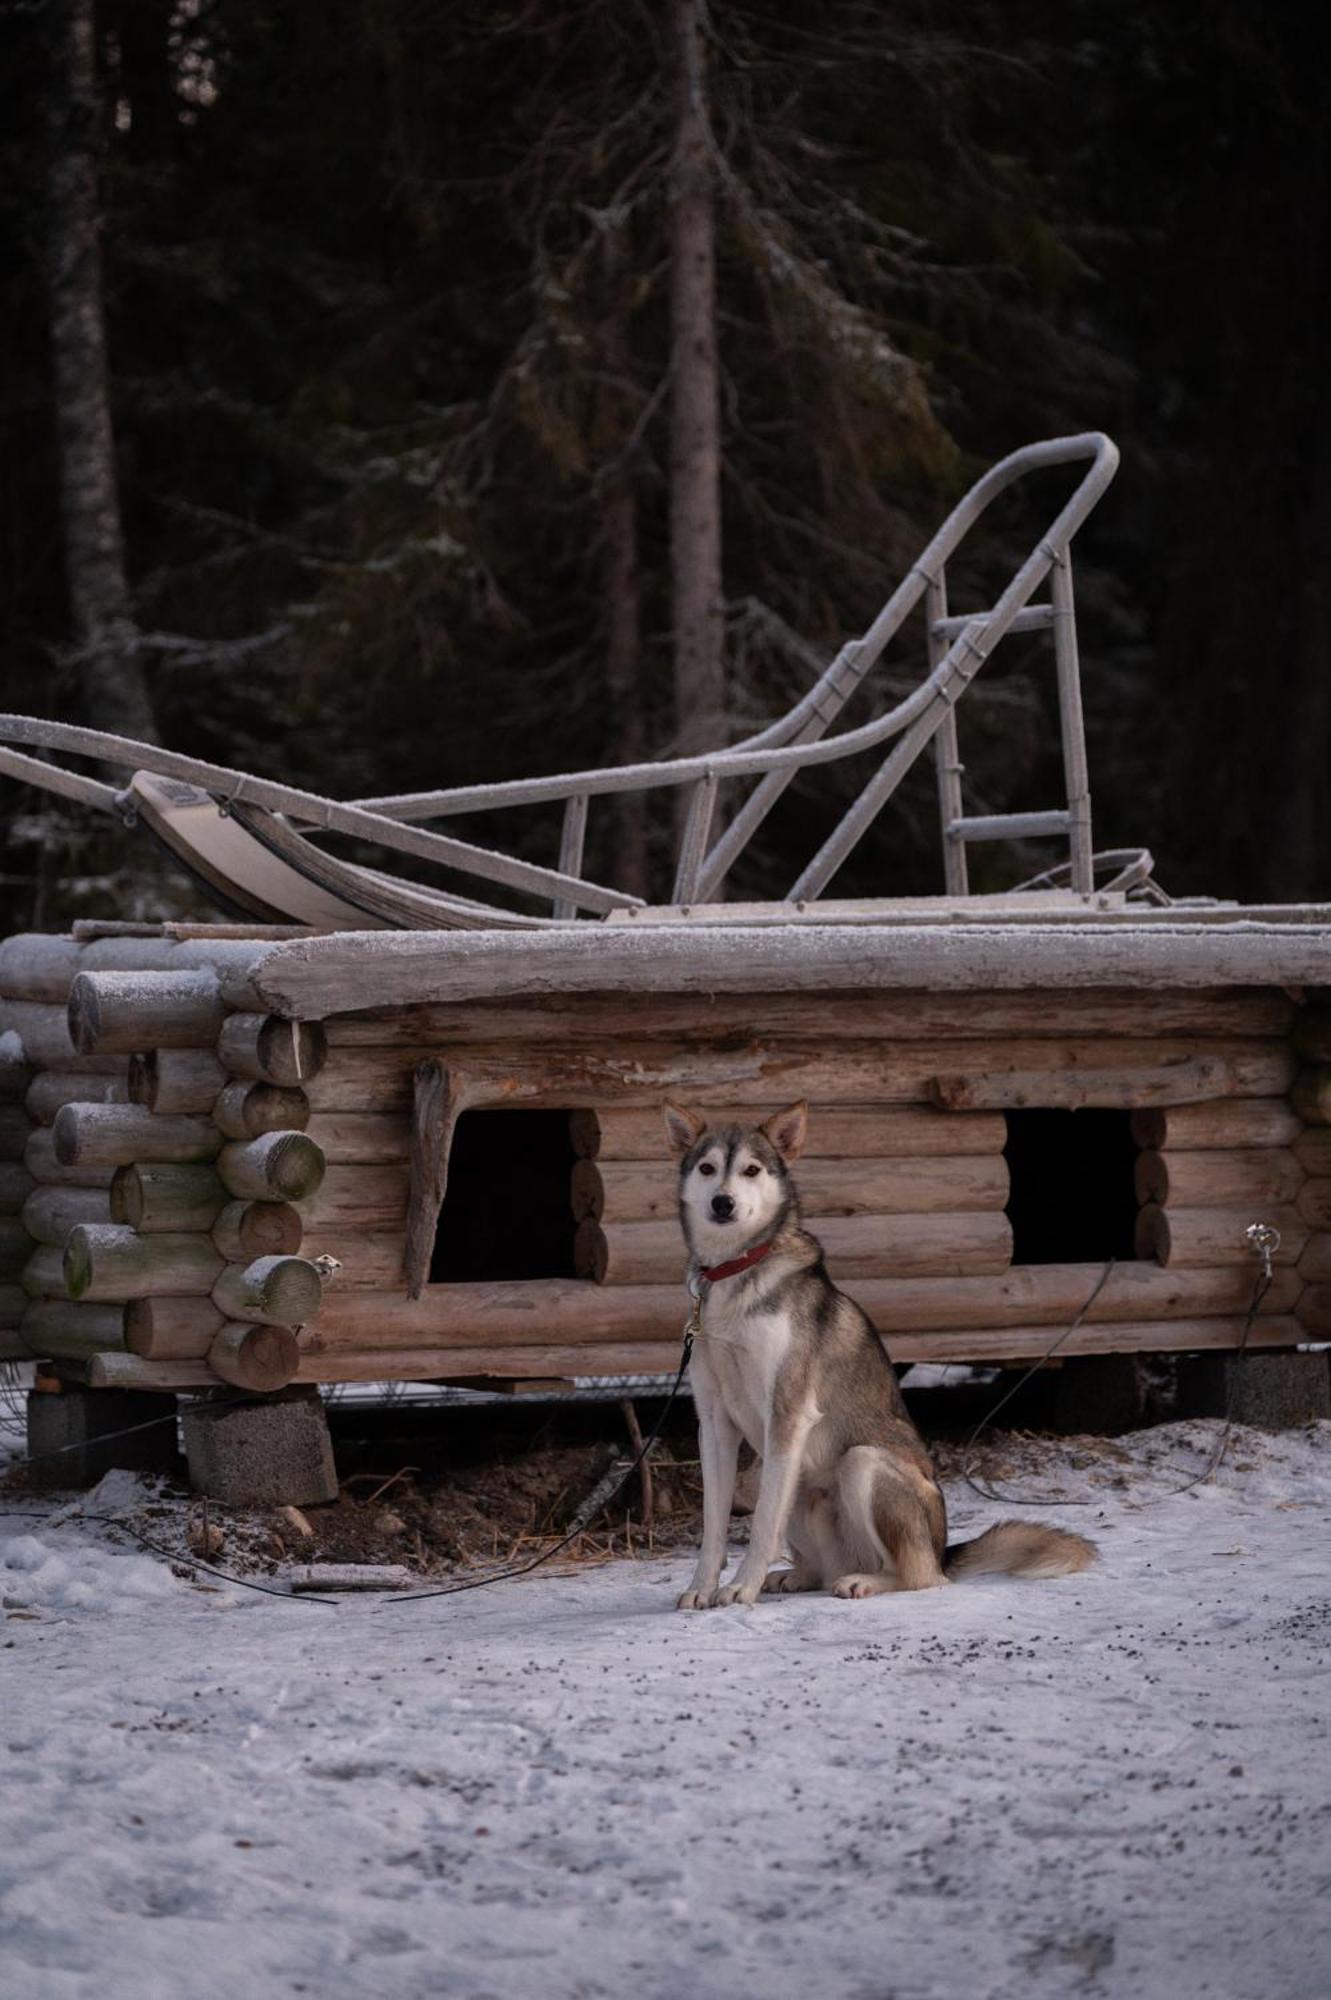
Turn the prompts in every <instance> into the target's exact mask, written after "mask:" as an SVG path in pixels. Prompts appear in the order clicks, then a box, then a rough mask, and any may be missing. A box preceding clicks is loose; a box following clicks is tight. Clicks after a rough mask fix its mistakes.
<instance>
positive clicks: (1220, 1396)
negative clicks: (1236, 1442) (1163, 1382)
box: [1178, 1353, 1331, 1431]
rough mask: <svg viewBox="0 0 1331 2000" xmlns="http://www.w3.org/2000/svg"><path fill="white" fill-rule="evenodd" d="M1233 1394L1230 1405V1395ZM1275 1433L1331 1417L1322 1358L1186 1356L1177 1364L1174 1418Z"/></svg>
mask: <svg viewBox="0 0 1331 2000" xmlns="http://www.w3.org/2000/svg"><path fill="white" fill-rule="evenodd" d="M1231 1393H1232V1395H1233V1403H1232V1406H1231V1404H1230V1396H1231ZM1231 1407H1232V1413H1233V1417H1234V1421H1235V1423H1240V1424H1254V1425H1256V1426H1257V1428H1258V1429H1259V1430H1266V1431H1280V1430H1288V1429H1291V1428H1292V1427H1293V1426H1294V1425H1296V1424H1307V1423H1311V1422H1312V1421H1313V1420H1314V1419H1315V1418H1317V1417H1331V1368H1329V1367H1328V1356H1327V1355H1326V1354H1324V1353H1323V1354H1190V1355H1188V1356H1187V1358H1186V1359H1185V1360H1184V1361H1183V1362H1182V1363H1181V1364H1180V1368H1179V1393H1178V1414H1179V1415H1180V1416H1181V1417H1223V1416H1224V1414H1225V1411H1226V1409H1227V1408H1231Z"/></svg>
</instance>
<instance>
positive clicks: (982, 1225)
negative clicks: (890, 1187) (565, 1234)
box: [574, 1212, 1012, 1285]
mask: <svg viewBox="0 0 1331 2000" xmlns="http://www.w3.org/2000/svg"><path fill="white" fill-rule="evenodd" d="M818 1237H819V1240H820V1242H821V1243H822V1244H823V1246H824V1248H825V1249H826V1251H827V1255H828V1260H829V1263H830V1264H831V1265H832V1267H833V1268H834V1269H835V1270H836V1271H837V1272H838V1273H839V1274H840V1275H841V1276H842V1277H846V1278H880V1277H891V1276H906V1277H908V1276H919V1277H925V1276H929V1275H933V1274H937V1275H940V1276H946V1275H952V1274H955V1275H957V1276H961V1275H964V1274H967V1273H974V1274H979V1273H983V1272H990V1271H992V1272H999V1271H1004V1270H1006V1269H1007V1267H1008V1265H1009V1263H1010V1262H1011V1260H1012V1226H1011V1224H1010V1223H1009V1221H1008V1219H1007V1217H1006V1215H1004V1214H1002V1213H1001V1212H984V1213H979V1214H974V1215H849V1216H828V1217H827V1218H826V1220H825V1221H821V1222H820V1223H819V1225H818ZM574 1254H575V1261H576V1263H577V1268H578V1275H579V1276H580V1277H593V1278H595V1279H596V1281H597V1283H598V1284H604V1285H650V1284H662V1283H668V1282H669V1280H670V1279H671V1278H672V1277H674V1276H675V1275H676V1274H679V1276H680V1277H681V1279H682V1276H683V1272H684V1266H685V1252H684V1246H683V1241H682V1239H681V1237H680V1233H679V1225H678V1223H676V1222H620V1223H612V1224H610V1225H609V1226H608V1227H603V1226H602V1225H601V1224H600V1223H597V1222H581V1223H579V1224H578V1233H577V1238H576V1242H575V1246H574Z"/></svg>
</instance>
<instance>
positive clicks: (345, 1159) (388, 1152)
mask: <svg viewBox="0 0 1331 2000" xmlns="http://www.w3.org/2000/svg"><path fill="white" fill-rule="evenodd" d="M305 1129H306V1131H307V1132H308V1134H309V1136H310V1138H311V1139H313V1140H314V1142H315V1144H316V1145H317V1146H318V1147H319V1148H320V1149H321V1150H322V1152H323V1156H324V1158H325V1159H326V1160H327V1162H328V1164H329V1166H330V1167H333V1166H339V1167H341V1166H358V1165H365V1166H391V1165H392V1164H394V1163H395V1162H397V1161H402V1160H407V1161H409V1160H410V1156H411V1120H410V1118H408V1117H406V1116H403V1115H401V1114H398V1113H394V1112H380V1111H323V1112H318V1113H312V1114H311V1116H310V1120H309V1123H308V1124H307V1126H306V1127H305Z"/></svg>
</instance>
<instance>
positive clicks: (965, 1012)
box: [324, 987, 1295, 1052]
mask: <svg viewBox="0 0 1331 2000" xmlns="http://www.w3.org/2000/svg"><path fill="white" fill-rule="evenodd" d="M1294 1014H1295V1009H1294V1006H1293V1003H1292V1002H1291V1001H1290V1000H1289V998H1288V997H1287V996H1286V995H1285V994H1284V993H1282V992H1280V991H1279V990H1277V989H1275V988H1269V987H1237V988H1230V989H1226V988H1223V987H1219V988H1213V989H1211V990H1210V991H1205V992H1200V993H1192V992H1183V993H1169V992H1165V993H1161V994H1159V995H1157V996H1155V997H1154V998H1153V999H1152V1002H1151V1010H1150V1021H1151V1029H1152V1032H1153V1033H1154V1034H1157V1035H1197V1036H1201V1037H1202V1038H1203V1039H1205V1040H1216V1039H1219V1038H1223V1037H1227V1036H1231V1035H1232V1036H1237V1037H1239V1038H1242V1039H1248V1040H1252V1039H1257V1038H1262V1037H1273V1038H1284V1037H1286V1036H1287V1035H1288V1034H1289V1032H1290V1028H1291V1024H1292V1022H1293V1020H1294ZM633 1023H634V1032H635V1034H639V1035H642V1036H644V1037H647V1038H651V1037H660V1036H663V1037H666V1038H668V1039H669V1040H670V1041H672V1042H685V1043H691V1042H714V1041H717V1040H724V1041H732V1040H736V1039H738V1040H739V1041H740V1042H746V1041H748V1040H749V1039H750V1038H751V1037H752V1036H753V1034H754V1033H755V1032H761V1033H762V1034H763V1035H764V1036H765V1037H772V1036H789V1037H791V1038H793V1039H795V1040H817V1039H819V1038H822V1037H826V1038H827V1039H829V1040H851V1041H877V1040H879V1039H888V1040H892V1041H913V1042H916V1041H931V1040H934V1039H942V1038H953V1037H955V1038H958V1039H962V1040H978V1041H992V1040H994V1039H996V1038H997V1037H999V1036H1005V1035H1016V1036H1028V1035H1039V1036H1047V1035H1057V1036H1072V1037H1076V1036H1082V1037H1086V1036H1100V1035H1133V1034H1134V1033H1140V1026H1141V1006H1140V1002H1139V1000H1138V997H1137V996H1136V995H1135V994H1133V993H1116V992H1096V991H1090V992H1081V993H1078V992H1072V993H1058V994H1051V993H1041V992H1033V993H1011V994H1007V993H999V994H994V993H986V992H983V991H977V992H974V993H966V994H957V993H931V992H927V991H921V992H915V993H891V994H885V993H863V992H855V991H851V992H848V993H839V992H817V993H783V992H781V991H776V992H754V993H737V994H729V993H705V994H692V995H680V994H672V993H652V994H644V995H643V996H642V997H641V999H640V1000H639V1002H638V1004H637V1005H635V1007H634V1010H633ZM623 1026H624V1006H623V1001H622V999H612V998H609V997H607V996H606V995H604V994H599V993H578V994H574V995H569V994H567V993H561V994H559V995H556V996H549V997H546V998H543V999H538V1000H528V999H525V998H523V999H505V1000H498V1001H491V1002H488V1003H487V1004H483V1005H476V1004H474V1003H470V1004H461V1005H455V1006H448V1005H443V1006H424V1007H410V1006H408V1007H374V1008H369V1009H367V1010H366V1011H365V1012H364V1013H360V1014H336V1015H334V1016H333V1017H332V1018H331V1019H330V1020H328V1021H326V1022H325V1023H324V1030H325V1033H326V1035H327V1038H328V1046H329V1048H330V1049H337V1048H381V1049H383V1048H404V1049H426V1048H430V1047H432V1046H433V1047H436V1048H442V1049H446V1050H449V1051H450V1052H451V1051H452V1050H453V1049H456V1048H465V1047H470V1046H474V1045H477V1044H479V1045H481V1046H488V1045H490V1044H493V1043H498V1042H505V1041H516V1042H518V1043H520V1044H522V1045H523V1046H526V1047H530V1046H532V1045H534V1044H536V1043H540V1042H560V1043H565V1042H584V1041H590V1042H604V1041H608V1040H609V1041H613V1040H616V1039H617V1038H618V1037H619V1036H620V1035H621V1034H622V1033H623Z"/></svg>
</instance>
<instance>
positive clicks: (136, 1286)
mask: <svg viewBox="0 0 1331 2000" xmlns="http://www.w3.org/2000/svg"><path fill="white" fill-rule="evenodd" d="M254 955H255V945H254V944H253V943H252V942H249V941H247V940H245V939H243V938H242V939H234V938H232V939H227V940H225V941H223V940H218V939H212V938H206V939H201V940H199V941H197V942H193V943H188V942H178V941H176V940H174V939H171V938H168V937H158V936H154V937H148V938H143V937H134V938H120V937H117V938H110V939H101V940H96V941H94V942H87V943H85V942H83V941H80V940H78V939H73V938H54V937H26V938H12V939H10V940H8V941H7V942H6V943H5V944H4V945H3V946H0V1037H3V1040H0V1051H3V1050H8V1052H9V1060H8V1061H7V1062H6V1063H5V1064H4V1066H3V1070H2V1072H0V1082H3V1084H4V1087H5V1090H6V1096H5V1098H4V1100H3V1102H4V1104H5V1105H8V1104H9V1103H11V1102H12V1101H14V1100H16V1099H18V1098H19V1097H20V1094H21V1100H22V1101H21V1103H20V1104H19V1111H20V1114H21V1115H22V1116H23V1117H24V1118H25V1119H26V1121H27V1126H28V1129H27V1132H26V1137H25V1138H24V1142H23V1147H22V1156H23V1157H22V1169H21V1170H22V1172H23V1173H24V1174H26V1176H27V1181H28V1185H27V1186H26V1188H25V1189H24V1190H23V1192H22V1206H21V1214H20V1218H19V1226H20V1228H21V1229H22V1231H23V1237H24V1244H25V1246H26V1251H27V1255H26V1257H25V1259H24V1262H23V1264H22V1281H21V1286H20V1287H19V1288H18V1296H17V1297H16V1298H4V1297H3V1295H0V1303H3V1304H4V1305H5V1313H4V1315H3V1318H4V1322H5V1325H4V1330H3V1332H0V1342H3V1343H4V1344H3V1346H0V1353H4V1354H7V1355H9V1356H11V1357H14V1356H23V1357H27V1358H36V1359H39V1360H42V1361H44V1362H46V1363H48V1364H54V1365H55V1366H56V1367H57V1368H58V1369H59V1370H60V1371H61V1372H64V1373H70V1372H78V1373H80V1374H81V1376H82V1378H83V1379H85V1380H87V1381H88V1382H90V1383H91V1384H93V1385H94V1386H101V1385H105V1386H124V1387H134V1386H142V1387H182V1388H183V1387H196V1386H205V1385H212V1386H218V1385H219V1384H221V1383H224V1382H226V1383H232V1384H234V1385H236V1386H238V1387H242V1388H246V1389H255V1390H265V1389H273V1388H277V1387H280V1386H282V1385H283V1384H284V1383H286V1382H289V1381H290V1380H291V1379H292V1378H293V1376H294V1374H295V1371H296V1366H297V1362H298V1359H299V1354H298V1347H297V1342H296V1337H295V1333H294V1330H293V1329H292V1328H291V1327H290V1326H288V1325H287V1324H286V1323H285V1321H286V1315H287V1314H288V1312H289V1311H295V1310H298V1311H299V1314H300V1316H301V1317H312V1316H313V1314H314V1313H315V1312H316V1311H317V1309H318V1305H319V1303H320V1299H321V1296H322V1287H321V1283H320V1276H319V1272H318V1270H317V1269H316V1267H315V1266H314V1265H312V1264H311V1263H309V1262H308V1260H304V1259H300V1258H297V1257H291V1256H286V1255H282V1254H274V1252H275V1251H276V1252H280V1251H281V1250H282V1249H283V1248H285V1247H286V1246H288V1245H291V1247H298V1244H299V1218H298V1217H293V1215H292V1212H291V1211H290V1210H289V1209H288V1208H286V1206H285V1204H284V1203H282V1202H281V1201H280V1200H279V1201H277V1204H276V1205H277V1208H278V1209H279V1211H280V1223H279V1227H278V1228H277V1230H276V1231H274V1229H273V1228H271V1227H261V1228H258V1229H257V1230H256V1229H255V1228H254V1227H251V1226H247V1216H248V1211H249V1209H250V1207H252V1206H253V1204H252V1203H250V1202H248V1201H246V1200H238V1199H237V1195H238V1193H242V1192H244V1191H245V1190H244V1188H243V1187H242V1186H241V1183H244V1182H245V1180H246V1169H247V1168H249V1169H250V1174H249V1178H250V1179H251V1180H253V1179H255V1178H256V1177H257V1179H258V1180H259V1181H261V1182H262V1180H263V1178H264V1177H263V1173H262V1166H261V1165H260V1167H258V1168H255V1167H253V1165H252V1163H251V1162H249V1161H248V1160H247V1159H246V1158H245V1157H244V1156H245V1155H246V1153H247V1150H248V1147H249V1144H250V1140H249V1137H248V1134H249V1132H250V1130H251V1128H250V1127H249V1126H248V1125H242V1128H241V1132H240V1136H239V1143H237V1134H236V1130H235V1119H236V1117H238V1116H239V1115H240V1112H239V1110H238V1109H237V1107H236V1106H235V1105H234V1104H231V1103H228V1104H227V1105H226V1106H223V1107H222V1109H221V1115H220V1116H219V1115H218V1113H219V1099H221V1098H222V1096H223V1094H224V1093H225V1092H226V1091H227V1090H228V1088H229V1087H230V1085H231V1082H232V1079H231V1078H230V1076H229V1075H228V1072H227V1071H226V1070H225V1069H224V1068H223V1066H222V1064H221V1062H220V1060H219V1057H218V1053H217V1045H218V1041H219V1038H220V1036H221V1033H222V1030H223V1027H224V1025H225V1022H226V1020H227V1018H228V1016H229V1014H231V1013H233V1012H234V1011H235V1004H236V1002H237V1001H240V1002H241V1003H242V1004H243V1003H244V1002H245V1000H247V999H248V997H249V995H248V993H247V991H246V985H245V968H246V966H247V964H248V963H249V962H250V961H251V960H252V959H253V957H254ZM224 978H225V980H226V984H227V986H228V989H229V991H230V994H231V1000H230V1002H228V1001H227V1000H226V999H224V998H223V979H224ZM249 1089H250V1086H249V1085H244V1086H242V1091H241V1095H242V1097H243V1096H244V1095H245V1094H246V1093H247V1092H248V1090H249ZM283 1095H284V1096H285V1094H283ZM269 1108H270V1107H269ZM286 1108H288V1109H294V1108H295V1103H294V1099H291V1098H289V1097H288V1098H287V1099H286ZM260 1129H261V1130H262V1133H263V1137H264V1138H265V1139H266V1140H267V1141H268V1142H269V1146H268V1150H269V1151H270V1152H271V1150H272V1145H271V1142H272V1140H273V1138H274V1136H275V1135H274V1134H273V1133H272V1130H271V1120H270V1119H269V1118H264V1119H262V1120H261V1124H260ZM11 1136H15V1137H16V1136H17V1135H10V1134H8V1132H7V1130H6V1128H5V1126H4V1124H3V1121H0V1146H3V1144H4V1143H5V1142H6V1140H7V1139H8V1138H10V1137H11ZM276 1136H279V1137H280V1135H276ZM290 1136H291V1137H292V1138H293V1139H294V1141H295V1142H296V1145H297V1146H298V1147H299V1148H301V1149H309V1150H310V1151H312V1152H313V1153H314V1155H315V1165H314V1167H313V1168H311V1165H310V1162H309V1160H308V1158H307V1159H306V1160H305V1166H306V1173H305V1176H304V1180H303V1183H302V1184H304V1185H308V1184H314V1183H317V1179H318V1177H319V1174H320V1172H321V1170H322V1156H321V1155H319V1154H318V1149H317V1148H312V1147H311V1146H310V1142H308V1141H307V1140H306V1139H305V1138H304V1135H303V1133H299V1132H297V1133H293V1134H291V1135H290ZM237 1154H239V1155H240V1156H241V1158H240V1160H239V1163H238V1165H236V1164H234V1156H235V1155H237ZM284 1157H285V1156H284ZM285 1163H286V1167H287V1170H288V1178H290V1172H291V1161H290V1158H289V1157H286V1159H285ZM16 1187H17V1184H16ZM264 1192H265V1194H267V1192H268V1190H267V1189H266V1187H265V1189H264ZM293 1221H294V1224H295V1235H294V1244H293V1242H292V1223H293ZM279 1239H280V1240H279ZM242 1310H243V1311H244V1313H245V1314H246V1317H245V1319H244V1320H240V1319H238V1318H237V1313H238V1312H239V1311H242Z"/></svg>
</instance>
